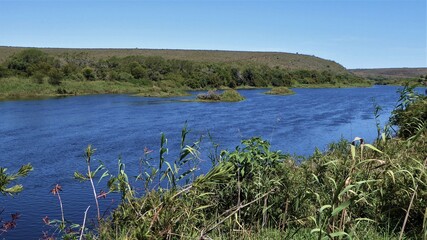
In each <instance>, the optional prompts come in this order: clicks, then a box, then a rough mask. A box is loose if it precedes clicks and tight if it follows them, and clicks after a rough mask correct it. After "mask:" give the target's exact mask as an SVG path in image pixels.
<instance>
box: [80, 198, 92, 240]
mask: <svg viewBox="0 0 427 240" xmlns="http://www.w3.org/2000/svg"><path fill="white" fill-rule="evenodd" d="M89 208H90V206H88V207H87V208H86V211H85V216H84V218H83V225H82V230H81V232H80V238H79V240H82V238H83V232H84V230H85V224H86V216H87V211H88V210H89Z"/></svg>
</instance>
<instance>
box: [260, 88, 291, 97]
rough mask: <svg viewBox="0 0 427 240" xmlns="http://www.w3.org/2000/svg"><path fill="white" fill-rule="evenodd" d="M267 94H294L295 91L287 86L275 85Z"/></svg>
mask: <svg viewBox="0 0 427 240" xmlns="http://www.w3.org/2000/svg"><path fill="white" fill-rule="evenodd" d="M265 94H270V95H292V94H295V92H294V91H292V90H291V89H289V88H287V87H274V88H272V89H271V90H270V91H267V92H265Z"/></svg>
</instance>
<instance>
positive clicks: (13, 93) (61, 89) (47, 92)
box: [0, 78, 189, 100]
mask: <svg viewBox="0 0 427 240" xmlns="http://www.w3.org/2000/svg"><path fill="white" fill-rule="evenodd" d="M186 90H188V89H185V88H172V87H167V86H162V85H160V86H158V85H152V86H140V85H136V84H133V83H129V82H118V81H62V82H61V84H59V85H51V84H49V83H47V82H42V83H36V82H34V81H33V79H29V78H0V100H18V99H40V98H51V97H68V96H79V95H93V94H131V95H135V96H142V97H175V96H188V95H189V94H188V92H187V91H186Z"/></svg>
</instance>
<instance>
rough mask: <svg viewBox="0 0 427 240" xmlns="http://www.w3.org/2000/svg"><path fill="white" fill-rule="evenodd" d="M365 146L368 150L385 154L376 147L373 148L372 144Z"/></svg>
mask: <svg viewBox="0 0 427 240" xmlns="http://www.w3.org/2000/svg"><path fill="white" fill-rule="evenodd" d="M364 145H365V146H366V147H368V148H370V149H372V150H374V151H377V152H379V153H383V152H381V151H380V150H379V149H378V148H376V147H374V146H372V145H371V144H368V143H365V144H364Z"/></svg>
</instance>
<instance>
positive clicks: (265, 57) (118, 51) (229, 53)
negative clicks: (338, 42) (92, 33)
mask: <svg viewBox="0 0 427 240" xmlns="http://www.w3.org/2000/svg"><path fill="white" fill-rule="evenodd" d="M28 48H35V49H40V50H42V51H44V52H46V53H49V54H52V55H58V56H60V55H64V54H76V53H85V54H87V56H88V57H91V58H94V59H102V58H109V57H127V56H136V55H143V56H159V57H162V58H165V59H177V60H189V61H196V62H224V63H227V62H242V63H255V64H262V65H267V66H269V67H279V68H283V69H289V70H301V69H304V70H318V71H324V70H330V71H333V72H340V73H344V72H347V69H346V68H345V67H343V66H342V65H340V64H338V63H337V62H335V61H332V60H327V59H323V58H320V57H316V56H312V55H306V54H299V53H286V52H261V51H233V50H188V49H144V48H38V47H9V46H0V63H1V62H4V61H5V60H6V59H7V58H8V57H10V56H12V55H14V54H16V53H18V52H20V51H22V50H24V49H28Z"/></svg>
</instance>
